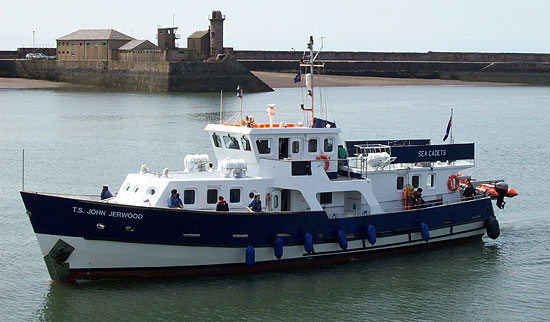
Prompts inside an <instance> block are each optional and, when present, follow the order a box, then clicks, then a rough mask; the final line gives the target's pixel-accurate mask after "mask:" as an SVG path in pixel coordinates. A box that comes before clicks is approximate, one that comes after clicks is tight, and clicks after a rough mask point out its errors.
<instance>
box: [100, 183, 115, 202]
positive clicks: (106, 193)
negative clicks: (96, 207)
mask: <svg viewBox="0 0 550 322" xmlns="http://www.w3.org/2000/svg"><path fill="white" fill-rule="evenodd" d="M109 198H113V195H112V194H111V192H110V191H109V186H107V185H104V186H103V190H101V200H103V199H109Z"/></svg>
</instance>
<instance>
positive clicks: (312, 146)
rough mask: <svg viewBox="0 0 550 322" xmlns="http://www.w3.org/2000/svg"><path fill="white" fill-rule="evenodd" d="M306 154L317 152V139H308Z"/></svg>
mask: <svg viewBox="0 0 550 322" xmlns="http://www.w3.org/2000/svg"><path fill="white" fill-rule="evenodd" d="M307 151H308V152H317V139H310V140H309V143H308V145H307Z"/></svg>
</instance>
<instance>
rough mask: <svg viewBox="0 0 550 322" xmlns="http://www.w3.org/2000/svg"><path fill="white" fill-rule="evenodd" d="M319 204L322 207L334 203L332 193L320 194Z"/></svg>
mask: <svg viewBox="0 0 550 322" xmlns="http://www.w3.org/2000/svg"><path fill="white" fill-rule="evenodd" d="M319 202H320V203H321V204H322V205H326V204H329V203H332V192H322V193H320V194H319Z"/></svg>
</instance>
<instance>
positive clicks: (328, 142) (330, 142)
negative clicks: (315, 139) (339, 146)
mask: <svg viewBox="0 0 550 322" xmlns="http://www.w3.org/2000/svg"><path fill="white" fill-rule="evenodd" d="M324 148H325V152H332V150H333V149H334V139H332V138H330V139H325V146H324Z"/></svg>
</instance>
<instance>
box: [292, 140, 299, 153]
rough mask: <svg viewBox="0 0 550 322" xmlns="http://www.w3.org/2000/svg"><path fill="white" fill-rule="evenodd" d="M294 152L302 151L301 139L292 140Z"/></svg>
mask: <svg viewBox="0 0 550 322" xmlns="http://www.w3.org/2000/svg"><path fill="white" fill-rule="evenodd" d="M292 153H300V141H292Z"/></svg>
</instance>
